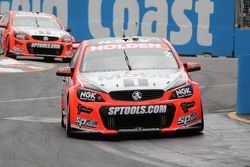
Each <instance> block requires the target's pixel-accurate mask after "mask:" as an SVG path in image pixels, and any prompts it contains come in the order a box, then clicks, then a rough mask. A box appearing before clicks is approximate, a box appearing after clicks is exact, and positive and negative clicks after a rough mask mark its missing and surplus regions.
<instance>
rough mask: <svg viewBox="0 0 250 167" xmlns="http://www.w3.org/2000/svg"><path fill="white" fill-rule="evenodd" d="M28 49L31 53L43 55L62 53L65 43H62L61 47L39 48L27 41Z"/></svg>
mask: <svg viewBox="0 0 250 167" xmlns="http://www.w3.org/2000/svg"><path fill="white" fill-rule="evenodd" d="M27 49H28V52H29V53H30V54H42V55H55V56H58V55H61V54H62V52H63V45H60V48H59V49H54V48H38V47H31V43H27Z"/></svg>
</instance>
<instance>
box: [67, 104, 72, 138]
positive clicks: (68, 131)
mask: <svg viewBox="0 0 250 167" xmlns="http://www.w3.org/2000/svg"><path fill="white" fill-rule="evenodd" d="M67 109H68V112H67V126H66V135H67V136H68V137H72V136H73V134H72V129H71V123H70V109H69V106H68V107H67Z"/></svg>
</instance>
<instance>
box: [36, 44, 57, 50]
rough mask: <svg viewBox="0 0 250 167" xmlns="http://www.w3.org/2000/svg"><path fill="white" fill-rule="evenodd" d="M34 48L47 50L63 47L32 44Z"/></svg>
mask: <svg viewBox="0 0 250 167" xmlns="http://www.w3.org/2000/svg"><path fill="white" fill-rule="evenodd" d="M31 47H32V48H45V49H60V48H61V46H60V45H58V44H49V43H47V44H45V43H32V44H31Z"/></svg>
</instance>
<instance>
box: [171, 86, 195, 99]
mask: <svg viewBox="0 0 250 167" xmlns="http://www.w3.org/2000/svg"><path fill="white" fill-rule="evenodd" d="M175 92H176V95H177V97H178V98H183V97H190V96H192V95H193V88H192V86H187V87H185V88H180V89H177V90H176V91H175Z"/></svg>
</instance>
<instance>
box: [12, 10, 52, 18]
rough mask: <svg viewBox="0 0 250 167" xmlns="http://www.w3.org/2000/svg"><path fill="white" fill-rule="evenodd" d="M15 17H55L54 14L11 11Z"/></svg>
mask: <svg viewBox="0 0 250 167" xmlns="http://www.w3.org/2000/svg"><path fill="white" fill-rule="evenodd" d="M10 13H12V14H13V15H23V16H26V15H27V16H45V17H55V16H54V15H52V14H48V13H42V12H29V11H10Z"/></svg>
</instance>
